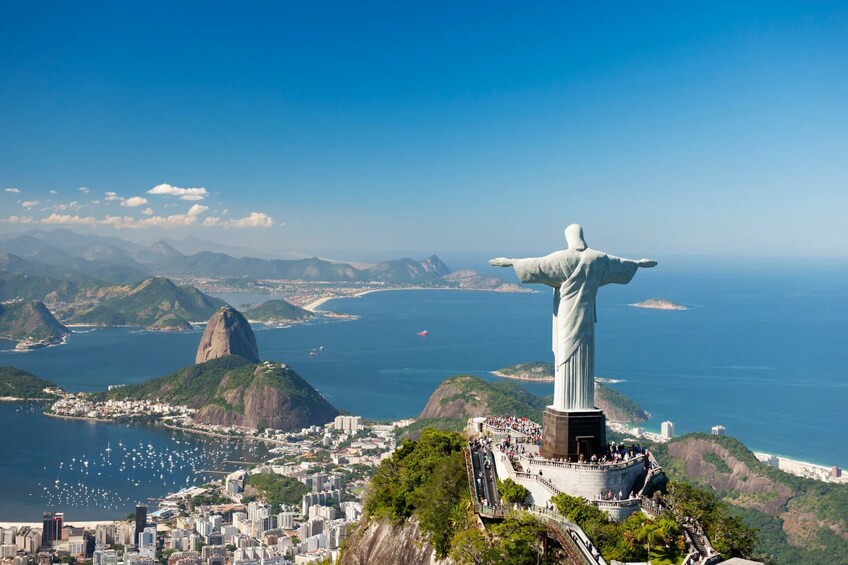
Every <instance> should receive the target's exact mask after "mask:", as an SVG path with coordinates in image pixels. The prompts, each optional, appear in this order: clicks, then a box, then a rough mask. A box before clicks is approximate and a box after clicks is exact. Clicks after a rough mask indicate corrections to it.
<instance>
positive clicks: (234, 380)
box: [195, 361, 339, 431]
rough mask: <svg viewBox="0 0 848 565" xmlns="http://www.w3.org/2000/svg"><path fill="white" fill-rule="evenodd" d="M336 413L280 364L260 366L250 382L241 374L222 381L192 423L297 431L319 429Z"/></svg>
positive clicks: (304, 383) (294, 374)
mask: <svg viewBox="0 0 848 565" xmlns="http://www.w3.org/2000/svg"><path fill="white" fill-rule="evenodd" d="M338 414H339V412H338V410H336V409H335V408H334V407H333V406H332V405H331V404H330V403H329V402H327V401H326V400H325V399H324V397H323V396H321V395H320V394H319V393H318V391H316V390H315V389H314V388H312V386H311V385H310V384H309V383H307V382H306V381H305V380H303V378H301V376H300V375H298V374H297V373H296V372H294V371H293V370H291V369H289V368H288V367H287V366H286V365H283V364H279V363H269V362H267V361H266V362H264V363H260V364H259V365H257V366H256V367H255V369H253V371H252V373H251V377H250V378H245V375H244V374H243V372H239V373H233V374H227V375H225V376H224V378H222V379H221V382H220V384H219V385H218V388H217V390H216V391H215V395H214V397H213V398H212V400H211V401H210V402H207V403H205V404H204V405H203V406H202V407H201V408H200V410H198V412H197V415H196V416H195V419H196V420H197V421H199V422H203V423H206V424H217V425H225V426H229V425H233V426H242V427H246V428H275V429H278V430H287V431H288V430H299V429H301V428H305V427H309V426H312V425H316V426H321V425H324V424H326V423H327V422H329V421H331V420H333V418H335V417H336V416H338Z"/></svg>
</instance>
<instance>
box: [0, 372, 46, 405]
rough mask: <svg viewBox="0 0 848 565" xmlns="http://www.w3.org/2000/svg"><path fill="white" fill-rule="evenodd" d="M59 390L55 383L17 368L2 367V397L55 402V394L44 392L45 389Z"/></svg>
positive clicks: (0, 375)
mask: <svg viewBox="0 0 848 565" xmlns="http://www.w3.org/2000/svg"><path fill="white" fill-rule="evenodd" d="M46 388H49V389H56V388H58V387H57V386H56V384H55V383H52V382H50V381H48V380H47V379H42V378H40V377H36V376H35V375H33V374H32V373H28V372H27V371H24V370H22V369H18V368H15V367H0V397H9V398H17V399H21V400H53V399H55V398H56V397H57V395H56V394H55V393H48V392H44V389H46Z"/></svg>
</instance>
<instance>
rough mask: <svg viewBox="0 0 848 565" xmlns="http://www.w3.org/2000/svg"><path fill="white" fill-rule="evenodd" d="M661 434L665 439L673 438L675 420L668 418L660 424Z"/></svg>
mask: <svg viewBox="0 0 848 565" xmlns="http://www.w3.org/2000/svg"><path fill="white" fill-rule="evenodd" d="M660 435H661V436H662V437H663V439H672V438H673V437H674V422H669V421H668V420H666V421H665V422H663V423H662V424H661V426H660Z"/></svg>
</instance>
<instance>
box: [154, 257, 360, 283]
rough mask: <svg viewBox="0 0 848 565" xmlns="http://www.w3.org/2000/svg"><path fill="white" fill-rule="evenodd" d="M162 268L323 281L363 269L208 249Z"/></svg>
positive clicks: (351, 277)
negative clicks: (243, 255) (240, 254)
mask: <svg viewBox="0 0 848 565" xmlns="http://www.w3.org/2000/svg"><path fill="white" fill-rule="evenodd" d="M155 266H156V268H157V269H158V270H159V271H162V272H166V273H169V274H174V275H177V274H179V275H206V276H216V277H231V276H245V277H249V278H261V279H297V280H322V281H355V280H359V279H360V277H359V271H357V270H356V269H355V268H353V267H352V266H351V265H348V264H346V263H331V262H329V261H324V260H322V259H318V258H316V257H312V258H310V259H294V260H285V259H275V260H269V259H256V258H252V257H240V258H236V257H231V256H229V255H226V254H224V253H212V252H209V251H204V252H201V253H197V254H195V255H189V256H187V257H172V258H169V259H165V260H162V261H159V262H158V263H156V264H155Z"/></svg>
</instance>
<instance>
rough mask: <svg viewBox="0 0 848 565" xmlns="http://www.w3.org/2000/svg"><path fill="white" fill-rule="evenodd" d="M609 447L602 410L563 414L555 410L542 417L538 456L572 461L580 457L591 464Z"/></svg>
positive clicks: (552, 408) (566, 412) (576, 411)
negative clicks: (581, 455) (591, 461)
mask: <svg viewBox="0 0 848 565" xmlns="http://www.w3.org/2000/svg"><path fill="white" fill-rule="evenodd" d="M606 444H607V428H606V417H605V416H604V413H603V412H602V411H601V410H598V409H595V410H575V411H560V410H556V409H555V408H554V407H553V406H548V407H547V408H545V413H544V414H543V415H542V446H541V447H540V448H539V454H540V455H541V456H542V457H545V458H548V459H565V458H570V459H571V461H572V462H574V461H577V459H578V458H579V457H580V454H581V453H582V454H583V458H584V459H586V460H588V459H589V457H591V456H592V454H593V453H594V454H598V455H600V454H601V453H602V452H603V451H604V450H605V449H606Z"/></svg>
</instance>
